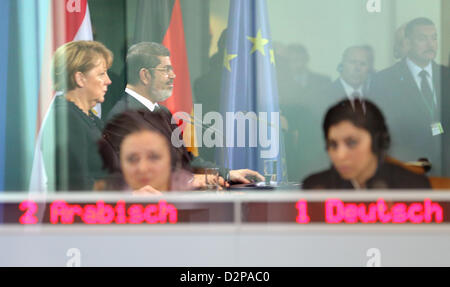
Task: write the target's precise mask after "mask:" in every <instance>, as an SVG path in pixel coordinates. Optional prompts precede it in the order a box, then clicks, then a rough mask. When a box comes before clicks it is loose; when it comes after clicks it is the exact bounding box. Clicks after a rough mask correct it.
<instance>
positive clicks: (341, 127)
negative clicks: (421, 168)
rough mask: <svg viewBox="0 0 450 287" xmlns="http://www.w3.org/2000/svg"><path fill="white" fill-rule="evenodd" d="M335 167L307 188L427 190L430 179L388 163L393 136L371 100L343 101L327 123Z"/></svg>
mask: <svg viewBox="0 0 450 287" xmlns="http://www.w3.org/2000/svg"><path fill="white" fill-rule="evenodd" d="M323 132H324V136H325V140H326V147H327V151H328V156H329V157H330V160H331V162H332V167H331V168H330V169H328V170H326V171H322V172H320V173H317V174H313V175H311V176H309V177H307V178H306V179H305V180H304V182H303V188H304V189H371V188H377V189H384V188H394V189H402V188H404V189H409V188H416V189H427V188H430V183H429V181H428V179H427V178H426V177H425V176H423V175H418V174H415V173H412V172H410V171H408V170H406V169H404V168H402V167H400V166H399V165H394V164H391V163H388V162H386V161H385V156H386V152H387V150H388V148H389V145H390V136H389V132H388V128H387V126H386V123H385V120H384V117H383V114H382V113H381V111H380V110H379V109H378V108H377V106H375V105H374V104H373V103H371V102H370V101H362V100H353V101H350V100H343V101H341V102H339V103H338V104H336V105H335V106H333V107H331V108H330V109H329V110H328V112H327V114H326V116H325V120H324V123H323Z"/></svg>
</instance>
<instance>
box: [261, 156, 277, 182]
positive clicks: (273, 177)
mask: <svg viewBox="0 0 450 287" xmlns="http://www.w3.org/2000/svg"><path fill="white" fill-rule="evenodd" d="M264 178H265V180H266V185H271V183H272V184H275V183H276V182H277V161H276V160H272V159H270V160H265V161H264Z"/></svg>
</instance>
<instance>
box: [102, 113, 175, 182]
mask: <svg viewBox="0 0 450 287" xmlns="http://www.w3.org/2000/svg"><path fill="white" fill-rule="evenodd" d="M140 131H151V132H155V133H158V134H160V135H161V136H163V137H164V139H165V141H166V143H167V147H168V148H169V151H170V157H171V167H172V170H174V169H175V168H176V167H177V166H178V165H179V161H180V159H179V155H178V153H177V152H176V150H175V148H174V147H173V145H171V144H170V137H171V128H170V126H169V122H168V121H167V118H166V115H165V114H164V113H162V112H150V111H146V110H130V111H126V112H124V113H122V114H119V115H117V116H115V117H114V118H112V119H111V120H110V121H109V122H108V123H107V124H106V126H105V128H104V129H103V133H102V137H101V139H100V140H99V141H98V150H99V153H100V155H101V157H102V159H103V168H104V169H107V170H108V171H109V172H110V173H111V174H117V173H119V174H121V173H122V170H121V167H120V146H121V144H122V142H123V140H124V139H125V138H126V137H127V136H128V135H130V134H133V133H136V132H140Z"/></svg>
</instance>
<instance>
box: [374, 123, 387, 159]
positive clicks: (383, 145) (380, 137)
mask: <svg viewBox="0 0 450 287" xmlns="http://www.w3.org/2000/svg"><path fill="white" fill-rule="evenodd" d="M390 145H391V137H390V136H389V133H388V131H387V128H386V125H385V124H383V126H382V129H381V131H379V132H377V133H375V134H374V135H372V152H373V153H374V154H376V155H377V156H380V157H383V156H384V153H385V152H386V151H387V150H388V149H389V146H390Z"/></svg>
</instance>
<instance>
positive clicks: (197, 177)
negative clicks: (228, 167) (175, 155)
mask: <svg viewBox="0 0 450 287" xmlns="http://www.w3.org/2000/svg"><path fill="white" fill-rule="evenodd" d="M207 176H208V182H210V183H213V184H215V183H216V180H217V179H216V178H215V176H214V175H207ZM192 186H193V188H194V189H206V188H207V184H206V176H205V175H204V174H194V180H193V182H192ZM218 186H219V190H222V189H223V187H229V186H230V185H229V184H228V182H226V181H225V179H223V177H221V176H219V183H218Z"/></svg>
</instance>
